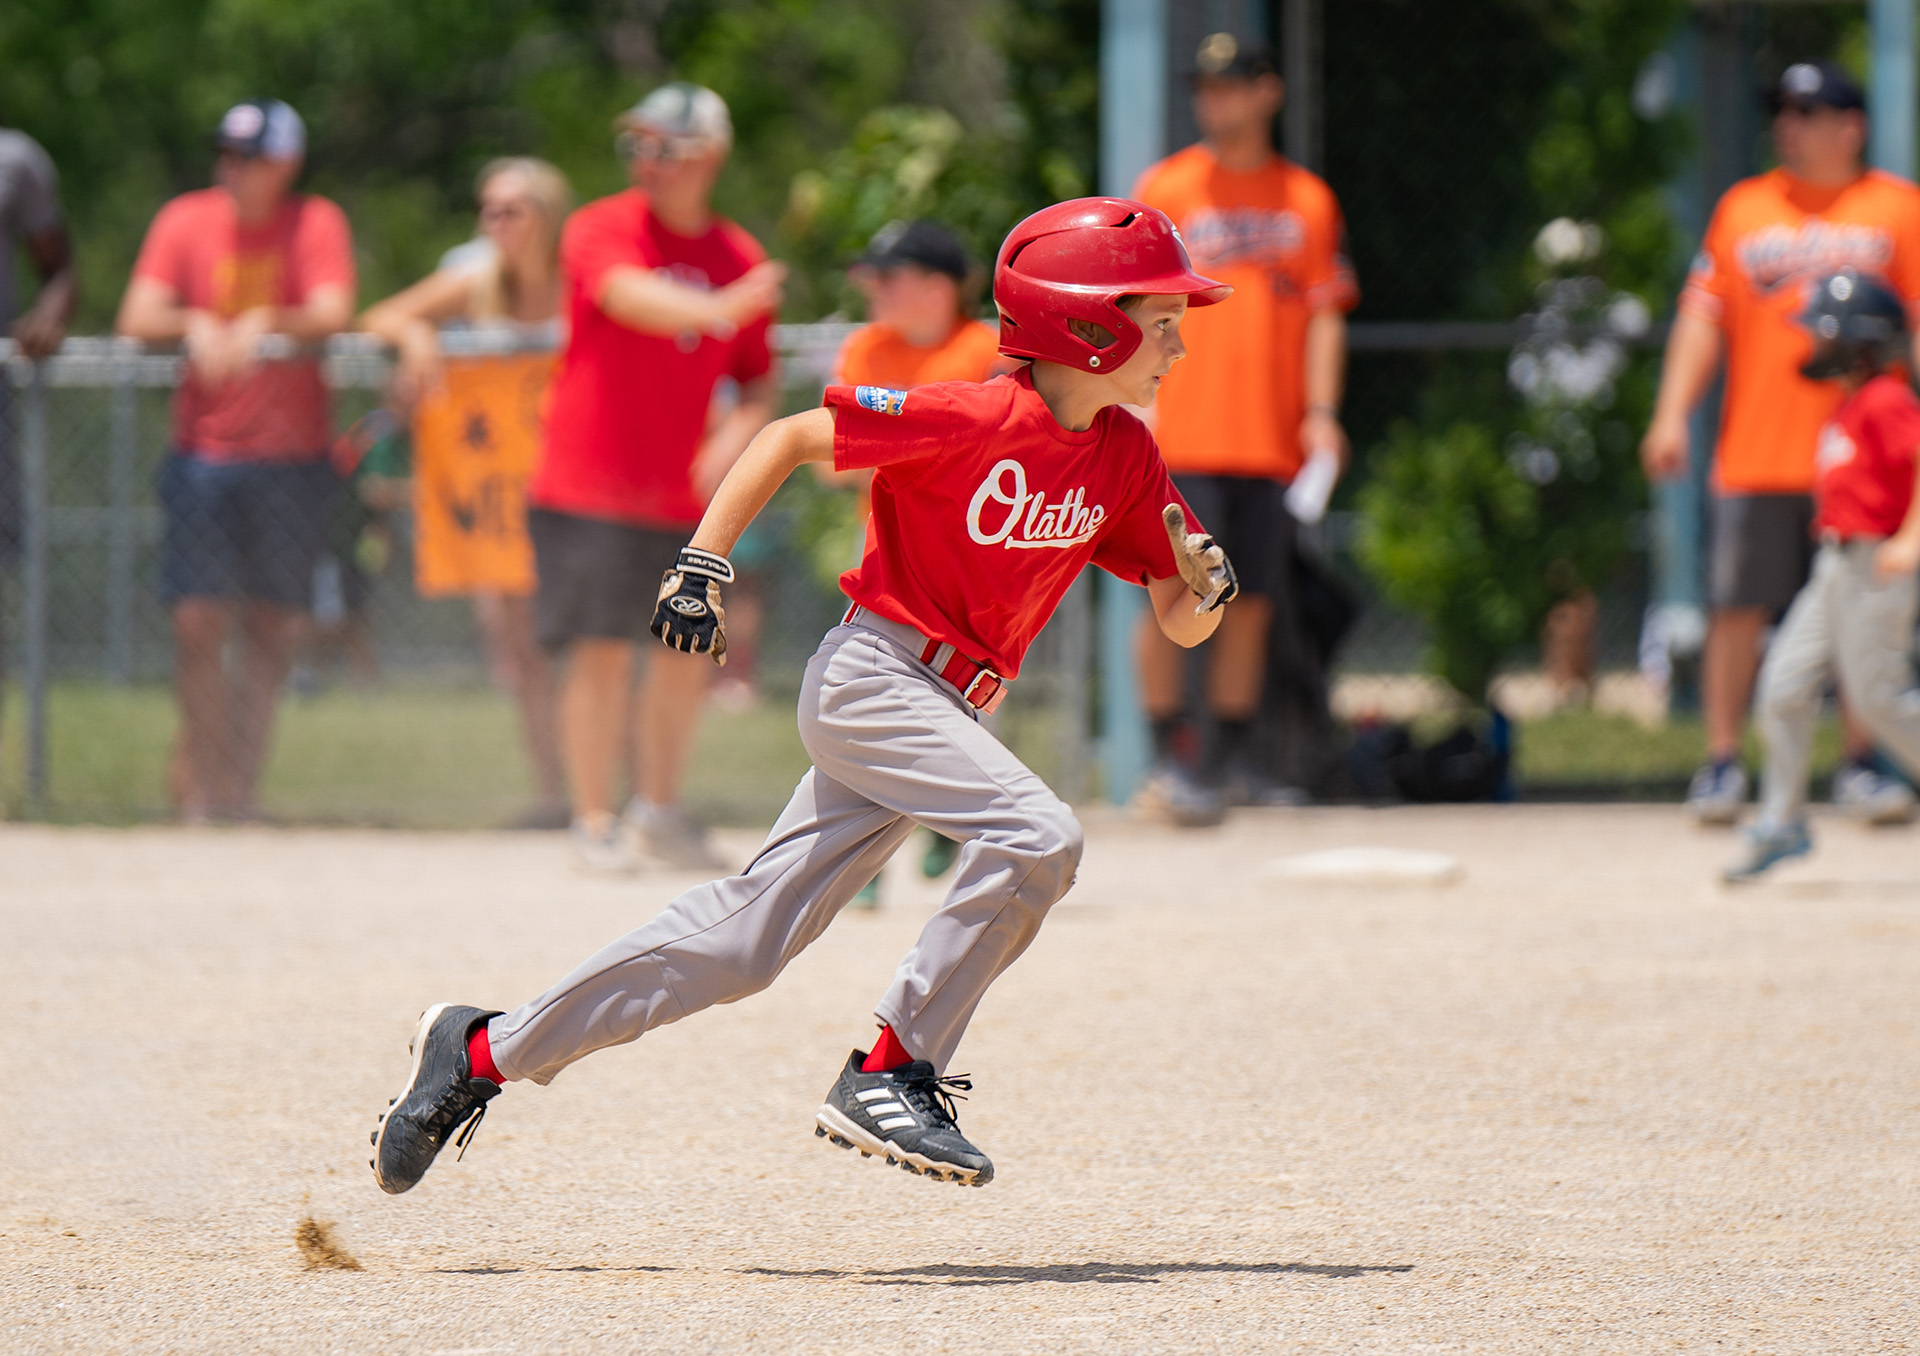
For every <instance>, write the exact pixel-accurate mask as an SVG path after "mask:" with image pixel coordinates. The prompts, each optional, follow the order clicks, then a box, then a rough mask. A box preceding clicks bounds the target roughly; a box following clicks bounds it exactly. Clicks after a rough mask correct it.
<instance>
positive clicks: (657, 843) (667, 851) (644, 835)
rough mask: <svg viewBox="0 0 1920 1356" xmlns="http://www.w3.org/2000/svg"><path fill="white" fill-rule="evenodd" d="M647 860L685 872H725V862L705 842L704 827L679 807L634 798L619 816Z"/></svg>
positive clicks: (710, 844) (711, 846)
mask: <svg viewBox="0 0 1920 1356" xmlns="http://www.w3.org/2000/svg"><path fill="white" fill-rule="evenodd" d="M621 818H623V819H624V820H625V821H626V822H627V823H628V824H629V825H631V826H632V829H633V832H634V834H635V835H636V836H637V837H638V838H639V847H640V849H641V850H642V851H644V852H645V853H646V854H647V855H648V856H649V857H654V858H657V859H658V860H659V861H661V862H662V863H664V864H665V865H667V866H672V867H678V868H680V869H682V870H686V871H725V870H726V869H727V863H726V862H725V861H723V860H722V859H721V857H720V855H719V854H718V853H716V852H715V851H714V850H713V844H712V843H710V842H708V841H707V831H706V828H705V827H704V826H703V825H701V824H698V823H696V822H694V821H693V820H692V819H689V818H688V817H687V812H686V811H684V810H682V809H681V808H680V807H679V806H678V805H664V806H663V805H649V804H647V802H645V801H643V800H641V799H640V798H639V797H638V796H635V797H634V798H633V799H632V800H630V801H628V802H627V809H626V813H625V814H624V815H622V816H621Z"/></svg>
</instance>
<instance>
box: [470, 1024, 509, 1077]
mask: <svg viewBox="0 0 1920 1356" xmlns="http://www.w3.org/2000/svg"><path fill="white" fill-rule="evenodd" d="M467 1064H468V1066H469V1067H471V1068H472V1070H473V1076H474V1077H475V1078H485V1079H489V1080H491V1081H492V1082H495V1083H498V1084H499V1085H500V1086H501V1087H503V1088H504V1087H505V1086H506V1085H507V1077H506V1075H505V1074H503V1073H501V1072H500V1070H499V1069H498V1068H496V1067H494V1063H493V1046H492V1045H491V1044H490V1043H489V1042H488V1040H487V1024H486V1023H485V1022H482V1023H480V1025H479V1026H476V1027H475V1028H474V1029H473V1034H472V1035H471V1036H469V1037H467Z"/></svg>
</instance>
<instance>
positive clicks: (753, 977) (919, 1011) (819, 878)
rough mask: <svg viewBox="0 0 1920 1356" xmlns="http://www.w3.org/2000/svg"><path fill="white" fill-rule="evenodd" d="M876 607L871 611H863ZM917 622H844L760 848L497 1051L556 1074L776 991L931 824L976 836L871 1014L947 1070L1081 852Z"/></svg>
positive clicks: (504, 1033) (808, 692) (586, 971)
mask: <svg viewBox="0 0 1920 1356" xmlns="http://www.w3.org/2000/svg"><path fill="white" fill-rule="evenodd" d="M863 618H864V614H863ZM911 636H912V633H911V632H910V631H907V630H906V629H905V628H903V627H898V626H895V625H893V624H892V623H890V622H886V621H881V620H878V619H864V620H862V621H860V622H858V623H856V624H854V625H850V626H838V627H835V628H834V629H833V630H831V631H829V632H828V633H827V637H826V639H825V640H824V641H822V642H821V645H820V648H819V650H818V651H817V652H816V653H815V654H814V656H813V659H812V660H811V661H810V662H809V663H808V664H807V675H806V681H805V683H804V684H803V685H802V687H801V689H800V739H801V742H802V743H803V744H805V746H806V749H807V753H808V754H809V755H810V756H811V757H812V758H813V767H812V768H811V769H810V770H809V771H808V773H807V775H806V776H804V777H802V778H801V779H800V785H799V786H798V787H797V788H796V789H795V791H794V793H793V799H792V800H791V801H789V802H788V803H787V808H786V810H785V811H783V812H782V813H781V815H780V820H779V822H778V823H777V824H775V825H774V826H773V832H772V833H771V834H769V835H768V837H767V841H766V843H765V845H763V846H762V847H761V849H760V854H759V856H757V857H755V858H754V859H753V861H752V862H751V863H750V864H749V865H748V866H747V868H746V870H745V871H743V872H741V873H740V874H739V875H737V876H728V877H727V878H726V879H724V880H717V881H713V882H710V883H709V884H706V885H700V886H696V887H695V888H693V889H691V890H689V891H687V892H686V893H685V894H683V895H681V896H680V897H679V898H678V899H676V900H674V901H673V902H672V903H671V904H669V905H668V906H667V907H666V909H665V910H664V911H663V912H662V913H661V914H660V915H659V916H658V917H656V918H655V919H654V920H653V921H652V922H650V923H648V924H646V925H645V926H643V927H641V928H639V929H637V930H635V931H633V932H630V933H628V934H627V935H626V936H624V937H622V938H620V939H619V940H618V941H615V942H613V943H612V944H611V945H609V946H606V947H604V948H602V949H601V950H600V951H599V952H597V953H596V954H594V955H592V956H590V957H588V958H587V960H586V961H585V962H584V963H583V964H582V965H580V967H579V968H578V969H576V970H574V972H573V973H572V974H570V975H568V976H567V977H566V978H565V979H563V980H561V981H560V983H558V984H557V985H555V986H554V987H553V988H551V989H549V990H548V991H547V992H546V993H544V994H542V995H541V996H540V997H539V998H536V999H535V1000H534V1001H533V1002H531V1003H528V1004H527V1005H525V1006H524V1007H521V1008H518V1009H516V1010H515V1011H513V1012H509V1013H506V1014H505V1015H503V1016H500V1017H496V1018H494V1019H493V1021H492V1023H491V1025H490V1026H489V1027H488V1031H487V1034H488V1037H489V1040H490V1041H491V1043H492V1047H493V1060H494V1063H495V1065H496V1066H498V1068H499V1070H500V1072H501V1073H503V1074H505V1075H506V1076H507V1077H508V1078H510V1079H514V1078H529V1079H532V1080H533V1081H534V1082H536V1083H546V1082H548V1081H550V1080H551V1079H552V1078H553V1076H554V1075H555V1074H557V1073H559V1072H560V1070H562V1069H564V1068H565V1067H566V1066H567V1065H569V1064H571V1063H573V1061H575V1060H576V1059H579V1058H580V1057H581V1056H582V1055H586V1054H590V1053H591V1052H593V1051H595V1050H598V1049H600V1048H601V1047H603V1046H608V1045H618V1044H620V1043H621V1042H623V1041H630V1040H634V1039H636V1038H637V1037H639V1036H640V1035H641V1034H642V1033H644V1032H647V1031H650V1030H652V1029H653V1028H654V1027H656V1026H663V1025H665V1024H666V1023H668V1022H674V1021H678V1020H679V1019H680V1018H682V1017H685V1016H686V1015H687V1014H688V1013H692V1012H698V1011H699V1010H700V1009H701V1008H704V1007H707V1006H709V1005H711V1004H714V1003H731V1002H733V1001H735V1000H736V999H740V998H745V997H746V996H747V995H748V994H751V993H758V992H759V991H760V990H761V989H764V988H766V986H767V985H768V984H770V983H772V982H773V978H774V976H776V975H778V974H779V973H780V971H781V970H782V969H784V968H785V967H786V964H787V962H788V961H790V960H792V959H793V958H794V957H795V956H797V955H799V954H800V952H801V950H802V949H803V948H804V947H806V945H807V944H808V943H809V942H811V941H813V940H814V938H816V937H818V936H819V935H820V934H821V933H822V932H823V931H825V930H826V926H827V924H828V923H830V922H832V921H833V916H834V915H835V914H837V913H838V912H840V910H841V909H842V908H843V907H844V906H845V905H846V903H847V901H848V900H850V899H852V898H853V896H854V895H855V894H856V893H858V892H859V890H860V888H861V887H862V886H864V885H865V884H866V883H867V882H868V881H870V880H872V879H873V877H874V876H875V875H876V874H877V873H878V872H879V870H880V868H881V866H882V865H883V864H884V863H885V862H886V860H887V858H888V857H889V856H891V855H892V854H893V851H894V849H896V848H898V847H899V846H900V844H901V843H903V842H905V841H906V838H907V835H908V834H909V833H911V832H912V830H913V826H914V825H915V824H924V825H926V826H927V827H928V828H930V829H932V830H933V831H934V832H936V833H940V834H945V835H946V836H947V837H949V838H952V839H955V840H956V841H958V842H959V843H960V844H961V847H960V853H959V858H958V861H957V863H956V867H955V875H954V881H953V888H952V889H951V890H950V891H949V892H948V895H947V899H946V902H945V903H944V904H943V905H942V906H941V908H940V910H939V912H937V913H935V914H934V915H933V917H932V918H931V919H929V920H928V922H927V925H926V927H925V928H924V929H923V930H922V931H921V933H920V939H919V941H918V943H917V944H916V945H915V946H914V948H913V950H912V951H910V952H908V953H907V957H906V959H905V960H903V961H902V962H901V963H900V968H899V970H898V971H896V972H895V974H894V978H893V985H892V987H891V988H889V989H888V990H887V993H886V996H885V997H883V998H882V999H881V1000H880V1002H879V1005H878V1006H876V1007H875V1008H874V1013H875V1015H876V1016H878V1017H879V1018H880V1020H881V1021H883V1022H885V1023H887V1024H888V1025H889V1026H891V1027H892V1028H893V1029H894V1031H895V1033H896V1034H898V1035H899V1037H900V1040H901V1042H902V1043H903V1044H904V1045H905V1046H906V1047H907V1049H908V1050H910V1051H911V1052H912V1053H913V1054H914V1055H915V1056H917V1057H918V1058H921V1059H925V1060H929V1061H931V1062H932V1063H933V1065H934V1067H935V1068H936V1069H945V1068H946V1067H947V1062H948V1060H950V1059H951V1058H952V1056H953V1052H954V1048H955V1047H956V1046H958V1045H959V1043H960V1037H961V1034H962V1033H963V1032H964V1031H965V1030H966V1027H967V1021H968V1019H969V1018H971V1017H972V1016H973V1010H974V1008H975V1007H976V1006H978V1004H979V1002H980V998H981V995H982V994H984V993H985V992H986V990H987V986H988V985H989V984H991V983H992V982H993V981H994V979H995V977H997V976H998V975H999V974H1000V972H1001V971H1002V970H1004V969H1006V968H1007V966H1009V965H1011V964H1012V963H1013V961H1014V960H1015V959H1016V958H1017V957H1018V956H1019V955H1020V953H1021V952H1023V951H1025V950H1026V949H1027V946H1028V944H1029V943H1031V942H1032V941H1033V938H1034V935H1035V934H1036V933H1037V932H1038V931H1039V929H1040V923H1041V921H1042V920H1043V919H1044V918H1045V917H1046V914H1047V910H1048V909H1049V908H1051V907H1052V905H1053V903H1054V901H1055V900H1057V899H1059V898H1060V896H1061V895H1063V894H1065V893H1066V892H1067V887H1068V886H1069V885H1071V884H1072V883H1073V873H1074V869H1075V868H1076V867H1077V866H1078V865H1079V862H1080V846H1081V836H1080V825H1079V822H1078V821H1077V820H1075V819H1074V817H1073V811H1072V810H1070V809H1069V808H1068V807H1067V806H1066V805H1065V804H1064V803H1063V802H1062V801H1061V800H1060V798H1059V797H1058V796H1056V795H1054V794H1053V792H1052V791H1050V790H1048V789H1047V785H1046V783H1044V782H1042V781H1041V780H1040V779H1039V778H1038V777H1036V776H1035V775H1034V774H1033V773H1032V772H1030V771H1029V770H1028V769H1027V767H1026V766H1025V765H1024V764H1023V763H1021V761H1020V760H1019V759H1018V758H1015V757H1014V756H1013V754H1012V753H1010V752H1008V750H1007V748H1006V746H1005V745H1004V744H1002V743H1001V742H1000V741H999V740H997V739H995V738H994V737H993V736H992V735H991V734H989V733H987V731H986V730H984V729H982V728H981V727H980V724H979V722H978V721H977V720H976V719H975V718H974V713H973V710H972V708H971V707H969V706H968V705H967V704H966V703H965V702H963V701H962V700H961V699H960V696H959V694H958V692H956V691H955V690H954V688H953V687H952V686H951V685H950V684H948V683H946V682H945V681H943V680H942V679H940V678H939V677H938V676H936V675H935V674H934V672H933V670H931V669H930V668H928V667H927V666H926V665H924V664H922V663H921V662H920V661H919V659H918V658H917V653H918V647H917V646H915V645H914V644H913V643H912V641H911V639H910V637H911Z"/></svg>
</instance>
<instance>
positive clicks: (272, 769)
mask: <svg viewBox="0 0 1920 1356" xmlns="http://www.w3.org/2000/svg"><path fill="white" fill-rule="evenodd" d="M23 707H24V702H23V701H22V700H21V698H20V694H19V692H18V690H17V689H16V690H14V691H12V692H10V693H9V694H8V697H7V702H6V707H5V719H4V721H0V803H3V804H4V805H5V806H6V807H7V809H8V811H9V812H10V813H11V814H12V815H14V816H16V817H19V816H23V815H25V814H26V813H27V806H26V757H25V749H24V726H25V719H24V711H23ZM47 714H48V723H47V747H48V770H49V776H48V795H47V801H46V804H45V805H44V806H43V807H41V808H40V809H39V810H38V812H37V813H35V814H34V815H33V817H34V818H39V819H48V820H53V821H56V822H85V823H106V824H131V823H140V822H143V821H151V820H154V819H160V818H164V817H165V816H166V815H167V813H168V806H167V797H166V767H167V757H168V752H169V750H170V748H171V746H172V741H173V732H174V722H175V716H174V707H173V696H172V693H171V691H169V690H168V689H166V688H163V687H157V686H141V687H126V688H123V687H116V686H113V685H111V684H106V683H91V682H70V683H59V684H56V685H55V686H54V687H53V689H52V690H51V692H49V694H48V703H47ZM806 769H807V756H806V753H805V751H804V750H803V749H802V748H801V747H800V737H799V734H798V733H797V731H796V730H795V728H794V720H793V700H792V697H791V695H790V694H789V695H786V696H780V695H773V696H769V697H767V698H765V699H764V700H762V701H761V702H760V703H759V704H758V705H757V706H755V707H753V708H752V709H751V710H748V711H745V712H740V713H733V712H724V711H713V710H710V711H708V712H707V714H706V716H705V717H704V718H703V721H702V724H701V730H700V741H699V746H698V749H697V752H696V753H695V756H694V764H693V767H692V770H691V771H690V773H689V775H688V785H687V801H688V804H689V805H690V807H691V808H692V809H693V811H694V812H695V813H696V814H698V815H700V816H701V817H703V818H706V819H708V820H709V821H710V822H713V823H719V824H752V825H760V824H767V823H771V822H772V820H773V819H774V817H775V816H776V815H777V814H778V813H779V811H780V807H781V806H783V805H785V804H786V801H787V796H788V795H789V794H790V793H791V792H792V790H793V785H794V783H795V782H796V781H798V780H799V779H800V774H801V773H803V772H805V771H806ZM532 799H533V782H532V777H531V773H530V770H529V768H528V765H527V759H526V756H525V754H524V753H523V752H522V748H521V743H520V731H519V726H518V722H517V719H516V717H515V714H514V711H513V707H512V704H511V703H510V702H509V701H508V700H507V698H505V697H504V696H502V695H500V694H499V693H496V692H494V691H492V690H491V689H488V688H484V687H469V686H455V685H444V686H443V685H434V686H416V685H410V684H404V683H395V684H390V685H388V686H386V687H382V688H378V689H375V690H372V691H354V690H346V689H337V690H334V691H330V692H325V693H322V694H320V695H318V696H314V697H296V698H290V699H288V700H287V701H286V702H285V703H283V704H282V706H281V708H280V720H279V726H278V729H277V731H276V734H275V739H274V748H273V755H272V758H271V759H270V760H269V762H268V765H267V772H266V777H265V779H264V782H263V785H262V787H261V803H262V805H263V806H264V807H265V809H266V811H267V813H268V814H269V815H271V816H273V817H274V818H276V819H282V820H286V821H288V822H295V823H307V824H371V825H382V826H394V827H405V828H485V827H492V826H496V825H499V824H502V823H505V822H506V821H507V820H508V819H510V818H511V817H512V816H513V814H514V813H515V812H516V811H518V810H520V809H522V808H524V807H525V806H526V805H527V804H529V803H530V802H531V800H532Z"/></svg>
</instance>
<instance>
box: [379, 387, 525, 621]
mask: <svg viewBox="0 0 1920 1356" xmlns="http://www.w3.org/2000/svg"><path fill="white" fill-rule="evenodd" d="M553 363H554V360H553V356H552V355H551V354H545V353H526V354H516V355H514V356H511V357H502V358H478V359H472V360H461V361H456V362H449V363H448V364H447V368H446V372H447V382H446V390H445V391H444V392H443V393H441V394H439V395H436V396H433V397H431V398H430V399H427V400H424V401H422V402H421V403H420V407H419V409H418V410H417V411H416V412H415V414H414V417H413V514H414V519H413V521H414V584H415V587H417V588H418V589H419V590H420V592H421V593H422V594H424V595H425V596H427V597H430V598H432V597H446V596H448V595H450V594H468V593H478V592H489V593H504V594H509V595H513V596H519V597H524V596H526V595H528V594H531V593H532V592H533V586H534V572H533V544H532V542H530V541H529V540H528V538H527V499H526V489H527V477H528V476H530V475H532V474H533V464H534V459H535V458H536V457H538V456H539V453H540V429H541V411H542V409H543V407H544V405H545V402H546V395H547V383H548V382H549V381H550V380H551V379H552V377H553Z"/></svg>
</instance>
